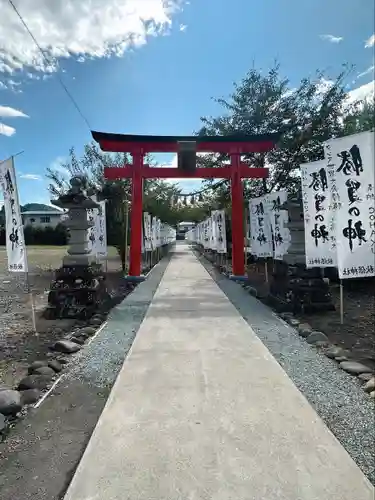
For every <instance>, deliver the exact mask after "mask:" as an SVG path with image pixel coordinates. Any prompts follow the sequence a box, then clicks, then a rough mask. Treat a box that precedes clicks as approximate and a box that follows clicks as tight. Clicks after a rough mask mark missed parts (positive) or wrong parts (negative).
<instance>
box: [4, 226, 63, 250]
mask: <svg viewBox="0 0 375 500" xmlns="http://www.w3.org/2000/svg"><path fill="white" fill-rule="evenodd" d="M24 234H25V241H26V245H51V246H63V245H67V240H68V238H67V230H66V228H65V226H63V225H62V224H59V225H58V226H56V228H55V229H53V228H51V227H46V228H45V229H42V228H33V227H31V226H26V227H25V229H24ZM5 244H6V241H5V229H4V228H1V229H0V245H5Z"/></svg>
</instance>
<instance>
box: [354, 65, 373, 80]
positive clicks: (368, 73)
mask: <svg viewBox="0 0 375 500" xmlns="http://www.w3.org/2000/svg"><path fill="white" fill-rule="evenodd" d="M374 70H375V66H374V65H372V66H370V67H369V68H367V69H366V70H365V71H362V73H358V75H357V78H362V77H363V76H366V75H370V74H371V73H372V74H374Z"/></svg>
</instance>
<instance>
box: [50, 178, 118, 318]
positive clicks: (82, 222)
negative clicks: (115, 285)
mask: <svg viewBox="0 0 375 500" xmlns="http://www.w3.org/2000/svg"><path fill="white" fill-rule="evenodd" d="M70 182H71V189H70V190H69V192H68V193H67V194H66V195H64V196H61V197H60V198H59V199H58V200H55V201H52V203H53V204H54V205H56V206H58V207H61V208H65V209H68V210H69V216H68V219H67V220H66V221H65V222H64V224H65V225H66V226H67V228H68V230H69V233H70V238H69V248H68V252H67V253H68V254H67V255H66V256H65V257H64V258H63V265H62V267H60V268H59V269H57V271H56V274H55V280H54V281H53V282H52V284H51V289H50V292H49V295H48V308H47V309H46V311H45V316H46V317H47V318H49V319H55V318H81V319H84V318H88V317H90V316H92V315H93V314H95V312H96V311H97V310H98V309H100V307H101V306H102V305H103V303H104V302H106V301H107V300H108V299H109V295H108V293H107V290H106V285H105V276H104V274H103V272H102V268H101V265H99V264H97V263H96V262H95V261H96V259H95V255H92V254H90V250H89V241H88V231H87V230H88V229H89V228H90V227H91V226H92V225H93V223H92V222H89V221H88V220H87V210H89V209H92V208H98V206H99V205H98V204H97V203H95V202H94V201H93V200H91V199H90V198H88V197H87V195H86V192H85V190H84V181H83V179H82V178H80V177H78V178H77V177H75V178H73V179H72V180H71V181H70Z"/></svg>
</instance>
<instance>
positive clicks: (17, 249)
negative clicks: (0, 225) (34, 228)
mask: <svg viewBox="0 0 375 500" xmlns="http://www.w3.org/2000/svg"><path fill="white" fill-rule="evenodd" d="M0 184H1V187H2V190H3V196H4V210H5V233H6V251H7V258H8V271H10V272H13V273H27V272H28V266H27V254H26V245H25V237H24V232H23V222H22V216H21V209H20V203H19V197H18V189H17V181H16V173H15V169H14V160H13V158H9V160H5V161H3V162H2V163H0Z"/></svg>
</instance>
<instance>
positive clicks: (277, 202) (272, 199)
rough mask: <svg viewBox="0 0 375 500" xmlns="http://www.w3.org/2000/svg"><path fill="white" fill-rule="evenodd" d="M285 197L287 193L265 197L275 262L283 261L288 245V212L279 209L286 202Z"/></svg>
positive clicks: (270, 194)
mask: <svg viewBox="0 0 375 500" xmlns="http://www.w3.org/2000/svg"><path fill="white" fill-rule="evenodd" d="M287 197H288V193H287V192H286V191H277V192H275V193H269V194H268V195H267V196H266V201H267V205H268V208H267V210H268V211H269V217H270V222H271V229H272V237H273V245H274V251H273V258H274V259H275V260H283V258H284V255H285V254H286V253H287V252H288V248H289V245H290V231H289V229H288V228H287V227H286V224H287V223H288V220H289V219H288V211H287V210H283V209H281V205H283V204H284V203H285V202H286V201H287Z"/></svg>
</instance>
